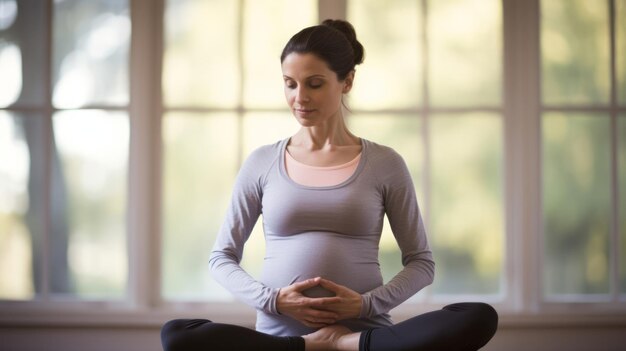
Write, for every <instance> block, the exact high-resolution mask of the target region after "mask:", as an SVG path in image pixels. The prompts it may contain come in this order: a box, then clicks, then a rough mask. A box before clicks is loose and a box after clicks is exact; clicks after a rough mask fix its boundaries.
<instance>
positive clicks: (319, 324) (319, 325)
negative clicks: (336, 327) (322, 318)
mask: <svg viewBox="0 0 626 351" xmlns="http://www.w3.org/2000/svg"><path fill="white" fill-rule="evenodd" d="M302 323H303V324H304V325H306V326H307V327H309V328H316V329H317V328H324V327H327V326H329V325H330V324H324V323H315V322H309V321H303V322H302Z"/></svg>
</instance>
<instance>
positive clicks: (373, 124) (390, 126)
mask: <svg viewBox="0 0 626 351" xmlns="http://www.w3.org/2000/svg"><path fill="white" fill-rule="evenodd" d="M348 122H349V125H350V130H351V131H352V132H353V133H354V134H355V135H357V136H359V137H362V138H365V139H367V140H370V141H373V142H375V143H378V144H382V145H386V146H389V147H392V148H393V149H394V150H396V151H397V152H398V153H399V154H400V155H402V158H403V159H404V161H405V162H406V164H407V166H408V167H409V172H411V175H412V176H413V183H414V185H415V188H416V192H417V200H418V202H419V204H420V206H421V208H420V209H421V210H422V216H425V213H424V207H423V206H422V205H423V203H422V200H423V199H424V197H423V192H422V191H421V189H422V170H423V168H424V167H423V160H424V157H423V155H424V148H423V147H422V145H423V144H422V142H423V140H422V138H421V135H422V134H421V130H422V128H421V120H420V119H418V118H416V117H415V116H381V115H355V116H350V118H349V119H348ZM379 260H380V266H381V270H382V273H383V278H384V279H385V281H389V279H391V278H392V277H393V276H394V275H396V274H397V273H398V272H399V271H400V270H401V269H402V260H401V254H400V249H399V248H398V244H397V243H396V240H395V238H394V237H393V234H392V232H391V228H390V226H389V223H388V222H387V220H386V219H385V225H384V227H383V234H382V237H381V240H380V251H379Z"/></svg>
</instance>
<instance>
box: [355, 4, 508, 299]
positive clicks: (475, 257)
mask: <svg viewBox="0 0 626 351" xmlns="http://www.w3.org/2000/svg"><path fill="white" fill-rule="evenodd" d="M470 12H472V13H473V14H474V15H473V16H472V17H471V18H470V17H468V16H467V15H466V14H467V13H470ZM501 13H502V11H501V9H500V4H499V3H498V2H497V1H398V2H393V3H392V4H388V3H381V2H379V1H374V0H354V1H349V2H348V19H349V20H350V21H352V22H353V23H354V25H355V27H356V28H358V30H359V33H358V34H359V35H360V37H361V39H362V41H363V45H364V46H365V48H366V61H365V64H364V65H363V66H362V67H358V68H357V71H358V73H357V79H356V85H355V90H354V92H353V94H351V96H350V101H351V102H352V107H353V113H352V114H351V117H350V120H349V121H350V124H351V125H352V126H353V128H354V130H355V131H356V133H357V135H362V136H364V137H365V138H370V139H372V140H374V141H378V142H380V143H383V144H386V145H391V146H392V147H394V148H395V149H396V150H398V151H399V152H400V153H401V154H402V155H403V157H404V158H405V160H406V161H407V163H408V164H409V166H410V169H411V171H412V174H413V176H414V183H415V184H416V188H417V192H418V201H420V204H421V208H422V212H423V216H424V218H425V221H426V224H427V228H428V233H429V240H430V243H431V247H432V249H433V252H434V256H435V261H436V264H437V267H436V270H437V273H436V279H435V283H434V284H433V286H432V289H427V290H426V291H425V293H426V294H432V295H435V297H437V296H439V297H441V296H442V295H457V296H458V295H485V294H487V295H497V294H499V293H500V292H501V284H502V281H503V280H502V274H503V259H504V257H503V256H502V254H503V251H504V250H503V248H504V238H505V236H504V216H503V213H504V211H503V208H504V206H503V189H502V179H503V172H502V168H503V167H502V161H503V160H502V158H503V154H502V150H503V142H502V109H501V106H502V98H501V94H500V87H501V85H502V74H501V71H502V69H501V67H502V45H501V42H502V38H501V32H502V26H501ZM370 23H374V24H375V25H369V24H370ZM452 23H454V25H452ZM381 265H382V268H383V272H384V273H385V277H386V278H387V279H389V278H391V277H392V276H393V275H394V274H395V273H396V272H397V271H398V270H399V269H400V267H401V264H400V255H399V250H398V249H397V244H396V243H395V240H394V239H393V236H392V235H391V232H390V229H389V226H386V230H385V236H384V239H383V242H382V244H381Z"/></svg>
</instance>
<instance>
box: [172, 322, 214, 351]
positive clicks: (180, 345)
mask: <svg viewBox="0 0 626 351" xmlns="http://www.w3.org/2000/svg"><path fill="white" fill-rule="evenodd" d="M207 322H210V321H209V320H204V319H174V320H171V321H169V322H167V323H165V324H164V325H163V327H162V328H161V345H162V346H163V350H164V351H185V350H188V349H189V345H188V343H189V342H190V340H188V339H189V338H190V337H191V334H190V332H191V333H192V330H193V329H194V328H196V327H198V326H200V325H203V324H205V323H207Z"/></svg>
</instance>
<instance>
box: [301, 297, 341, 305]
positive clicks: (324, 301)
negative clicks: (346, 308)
mask: <svg viewBox="0 0 626 351" xmlns="http://www.w3.org/2000/svg"><path fill="white" fill-rule="evenodd" d="M341 301H342V299H341V297H339V296H333V297H318V298H308V299H306V304H307V305H308V306H312V307H324V306H328V305H332V304H336V303H340V302H341Z"/></svg>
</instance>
